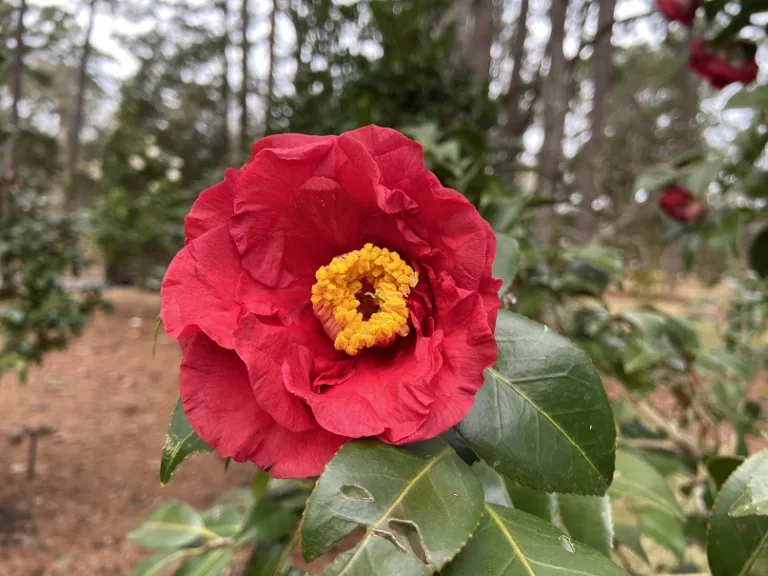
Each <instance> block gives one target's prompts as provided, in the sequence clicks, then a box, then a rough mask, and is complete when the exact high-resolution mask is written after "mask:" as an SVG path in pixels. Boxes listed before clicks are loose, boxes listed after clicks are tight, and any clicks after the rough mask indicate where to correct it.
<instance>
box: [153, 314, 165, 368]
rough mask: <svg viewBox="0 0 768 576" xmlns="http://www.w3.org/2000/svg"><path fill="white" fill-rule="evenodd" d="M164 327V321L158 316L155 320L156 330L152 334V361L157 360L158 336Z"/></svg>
mask: <svg viewBox="0 0 768 576" xmlns="http://www.w3.org/2000/svg"><path fill="white" fill-rule="evenodd" d="M162 325H163V319H162V318H160V316H158V317H157V318H155V330H154V332H153V333H152V360H154V359H155V350H156V349H157V335H158V334H159V333H160V327H161V326H162Z"/></svg>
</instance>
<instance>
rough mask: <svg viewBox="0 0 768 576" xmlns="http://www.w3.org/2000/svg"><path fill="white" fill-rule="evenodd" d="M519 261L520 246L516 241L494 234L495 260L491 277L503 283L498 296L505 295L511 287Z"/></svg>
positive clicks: (503, 235)
mask: <svg viewBox="0 0 768 576" xmlns="http://www.w3.org/2000/svg"><path fill="white" fill-rule="evenodd" d="M519 261H520V245H519V244H518V243H517V240H515V239H514V238H512V236H509V235H507V234H501V233H499V234H496V259H495V260H494V261H493V275H494V276H495V277H496V278H501V280H503V281H504V283H503V284H502V285H501V288H500V289H499V296H503V295H504V294H506V293H507V290H509V287H510V286H511V285H512V282H513V281H514V279H515V276H517V267H518V263H519Z"/></svg>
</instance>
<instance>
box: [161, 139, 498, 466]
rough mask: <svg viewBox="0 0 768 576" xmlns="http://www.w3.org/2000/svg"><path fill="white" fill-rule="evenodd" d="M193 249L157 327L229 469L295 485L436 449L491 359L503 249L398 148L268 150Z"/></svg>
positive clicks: (212, 202)
mask: <svg viewBox="0 0 768 576" xmlns="http://www.w3.org/2000/svg"><path fill="white" fill-rule="evenodd" d="M185 233H186V239H187V242H186V246H185V247H184V249H183V250H181V251H180V252H179V253H178V254H177V255H176V257H175V258H174V259H173V261H172V262H171V265H170V267H169V268H168V271H167V273H166V275H165V278H164V280H163V284H162V310H161V315H162V319H163V322H164V324H165V328H166V330H167V332H168V334H169V335H170V336H171V337H172V338H178V339H179V340H180V342H181V348H182V353H183V360H182V364H181V374H180V390H181V399H182V402H183V405H184V410H185V412H186V414H187V417H188V419H189V422H190V424H191V425H192V426H193V427H194V429H195V430H196V431H197V432H198V434H199V435H200V437H201V438H202V439H203V440H205V441H206V442H208V443H209V444H210V445H211V446H212V447H213V448H215V449H216V451H217V452H218V453H219V454H220V455H221V456H223V457H231V458H233V459H235V460H236V461H245V460H251V461H253V462H254V463H255V464H256V465H257V466H258V467H260V468H262V469H269V470H270V472H271V474H272V475H273V476H276V477H297V478H298V477H306V476H314V475H318V474H320V473H321V472H322V470H323V468H324V466H325V464H326V463H327V462H328V460H330V458H331V457H332V456H333V454H334V453H335V452H336V451H337V450H338V448H339V447H340V446H341V445H342V444H343V443H344V442H346V441H347V440H348V439H350V438H360V437H368V436H374V437H377V438H380V439H381V440H383V441H384V442H388V443H390V444H405V443H409V442H414V441H418V440H423V439H427V438H431V437H434V436H436V435H438V434H440V433H442V432H443V431H445V430H446V429H448V428H450V427H451V426H453V425H454V424H456V423H457V422H459V421H460V420H461V419H462V418H463V417H464V416H465V415H466V413H467V412H468V411H469V409H470V407H471V406H472V404H473V401H474V395H475V392H476V391H477V390H478V388H479V387H480V386H481V385H482V383H483V370H484V369H485V368H486V367H488V366H490V365H491V364H493V363H494V362H495V360H496V342H495V340H494V335H493V331H494V328H495V324H496V316H497V313H498V310H499V307H500V301H499V297H498V294H497V292H498V289H499V286H500V281H499V280H497V279H495V278H493V277H492V276H491V269H492V264H493V259H494V255H495V250H496V239H495V236H494V234H493V232H492V230H491V228H490V226H489V225H488V224H487V223H486V222H485V221H484V220H483V219H482V218H481V217H480V215H479V214H478V212H477V211H476V210H475V208H474V207H473V206H472V205H471V204H470V203H469V202H468V201H467V200H466V199H465V198H464V197H463V196H461V195H460V194H459V193H458V192H456V191H454V190H450V189H448V188H444V187H443V186H442V185H441V184H440V182H439V181H438V180H437V178H436V177H435V176H434V174H432V173H431V172H429V171H428V170H427V169H426V168H425V166H424V160H423V155H422V150H421V147H420V146H419V145H418V144H416V143H415V142H413V141H411V140H409V139H407V138H406V137H405V136H403V135H402V134H400V133H398V132H395V131H393V130H388V129H383V128H378V127H375V126H370V127H367V128H362V129H359V130H354V131H352V132H347V133H344V134H342V135H340V136H304V135H301V134H282V135H275V136H269V137H267V138H264V139H262V140H260V141H258V142H256V143H255V144H254V145H253V147H252V154H251V157H250V159H249V160H248V162H247V163H246V164H245V165H244V166H243V167H242V168H241V169H239V170H237V169H229V170H227V173H226V176H225V178H224V181H223V182H221V183H219V184H217V185H215V186H213V187H212V188H209V189H207V190H205V191H204V192H202V193H201V194H200V196H199V198H198V199H197V201H196V202H195V204H194V205H193V206H192V209H191V211H190V213H189V214H188V215H187V217H186V220H185Z"/></svg>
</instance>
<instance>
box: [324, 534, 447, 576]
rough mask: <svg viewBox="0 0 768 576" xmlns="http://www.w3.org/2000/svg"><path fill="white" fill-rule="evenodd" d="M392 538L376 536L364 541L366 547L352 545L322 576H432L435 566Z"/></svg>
mask: <svg viewBox="0 0 768 576" xmlns="http://www.w3.org/2000/svg"><path fill="white" fill-rule="evenodd" d="M399 546H402V544H401V545H397V544H395V543H394V542H393V541H392V540H388V539H387V538H382V537H380V536H373V537H371V538H369V539H368V540H367V541H366V542H365V547H364V548H360V547H358V548H353V549H352V550H349V551H347V552H344V553H343V554H340V555H339V556H338V557H337V558H336V560H334V562H333V564H331V566H330V568H328V569H327V570H325V571H324V572H323V575H326V574H327V575H328V576H331V575H332V574H338V575H339V576H341V575H344V576H372V575H374V574H381V575H382V576H385V575H386V576H389V575H391V574H397V575H398V576H400V575H402V576H429V575H430V574H432V573H433V571H432V569H431V568H429V566H427V565H426V564H423V563H422V562H421V561H420V560H419V559H418V558H416V556H414V555H413V554H410V553H404V552H403V551H402V550H401V549H400V548H399Z"/></svg>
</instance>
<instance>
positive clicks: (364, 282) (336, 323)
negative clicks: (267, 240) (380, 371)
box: [312, 244, 419, 356]
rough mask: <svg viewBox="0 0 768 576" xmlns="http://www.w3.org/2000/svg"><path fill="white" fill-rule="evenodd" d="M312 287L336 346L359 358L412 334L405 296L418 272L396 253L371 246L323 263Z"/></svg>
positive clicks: (317, 311) (320, 316) (317, 312)
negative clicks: (367, 351) (365, 351)
mask: <svg viewBox="0 0 768 576" xmlns="http://www.w3.org/2000/svg"><path fill="white" fill-rule="evenodd" d="M315 278H316V279H317V282H316V283H315V285H314V286H312V307H313V309H314V311H315V316H317V318H318V319H319V320H320V322H321V323H322V325H323V328H324V329H325V332H326V334H328V336H329V337H330V338H331V339H332V340H333V346H334V348H336V350H343V351H344V352H346V353H347V354H349V355H350V356H354V355H355V354H357V353H358V352H360V350H362V349H363V348H370V347H372V346H389V345H390V344H391V343H392V342H394V341H395V338H397V336H407V335H408V332H409V330H410V329H409V327H408V315H409V313H408V307H407V306H406V303H405V298H406V297H407V296H408V294H410V293H411V288H413V287H414V286H416V284H417V282H418V281H419V275H418V273H416V272H414V271H413V268H411V267H410V266H408V264H406V263H405V262H404V261H403V259H402V258H400V255H399V254H398V253H397V252H391V251H389V250H387V249H386V248H379V247H378V246H374V245H373V244H366V245H365V246H363V248H362V249H360V250H355V251H353V252H348V253H347V254H342V255H341V256H337V257H336V258H334V259H333V260H331V262H330V264H328V265H327V266H322V267H321V268H320V269H319V270H318V271H317V272H316V273H315Z"/></svg>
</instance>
